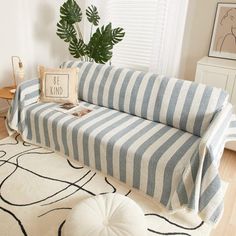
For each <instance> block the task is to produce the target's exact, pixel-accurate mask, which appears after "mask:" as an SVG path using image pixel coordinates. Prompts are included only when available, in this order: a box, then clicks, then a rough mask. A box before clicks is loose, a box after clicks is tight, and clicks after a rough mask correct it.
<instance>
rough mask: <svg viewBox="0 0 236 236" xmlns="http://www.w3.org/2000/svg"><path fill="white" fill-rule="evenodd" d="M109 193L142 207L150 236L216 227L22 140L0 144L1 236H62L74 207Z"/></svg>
mask: <svg viewBox="0 0 236 236" xmlns="http://www.w3.org/2000/svg"><path fill="white" fill-rule="evenodd" d="M108 192H117V193H120V194H123V195H126V196H128V197H130V198H131V199H133V200H134V201H135V202H136V203H138V204H139V205H140V206H141V208H142V209H143V211H144V214H145V218H146V221H147V235H148V236H151V235H154V236H155V235H193V236H194V235H199V236H200V235H204V236H207V235H209V234H210V231H211V226H209V225H207V224H205V223H204V222H202V221H201V219H200V218H198V217H197V216H196V215H193V214H190V213H187V212H184V211H182V212H179V213H175V214H169V213H168V212H167V211H166V210H164V209H163V208H162V207H161V206H159V205H157V204H156V203H154V202H153V201H152V199H151V198H149V197H147V196H146V195H144V194H142V193H140V192H139V191H137V190H135V189H130V188H128V187H127V186H126V185H125V184H123V183H121V182H119V181H116V180H114V179H113V178H112V177H109V176H104V175H103V174H102V173H100V172H97V171H94V170H92V169H89V168H87V167H83V166H81V165H80V164H79V163H78V162H73V161H71V160H67V159H66V158H65V157H62V156H60V155H58V154H56V153H54V152H52V151H50V150H47V149H44V148H42V147H38V146H34V145H31V144H28V143H26V142H23V141H22V140H21V138H20V136H19V135H16V136H13V137H8V138H6V139H4V140H1V141H0V235H1V236H21V235H28V236H54V235H58V236H60V235H61V236H63V225H64V223H65V221H66V217H67V215H68V213H69V212H70V211H71V209H72V208H73V206H75V205H76V204H77V203H78V202H80V201H81V200H82V199H85V198H88V197H91V196H95V195H98V194H104V193H108ZM91 224H92V222H91Z"/></svg>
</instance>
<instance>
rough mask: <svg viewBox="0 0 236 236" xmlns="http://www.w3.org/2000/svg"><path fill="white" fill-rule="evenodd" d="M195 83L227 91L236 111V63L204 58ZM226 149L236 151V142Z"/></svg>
mask: <svg viewBox="0 0 236 236" xmlns="http://www.w3.org/2000/svg"><path fill="white" fill-rule="evenodd" d="M195 81H196V82H198V83H203V84H207V85H211V86H214V87H217V88H222V89H224V90H226V91H227V92H228V93H229V101H230V102H231V103H232V105H233V106H234V111H236V61H234V60H227V59H220V58H212V57H203V58H202V59H201V60H199V61H198V63H197V70H196V76H195ZM226 147H227V148H229V149H231V150H234V151H236V142H229V143H227V144H226Z"/></svg>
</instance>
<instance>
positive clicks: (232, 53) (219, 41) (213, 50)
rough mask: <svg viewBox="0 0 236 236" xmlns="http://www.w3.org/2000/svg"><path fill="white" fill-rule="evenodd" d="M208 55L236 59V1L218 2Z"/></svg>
mask: <svg viewBox="0 0 236 236" xmlns="http://www.w3.org/2000/svg"><path fill="white" fill-rule="evenodd" d="M208 56H209V57H217V58H224V59H231V60H236V3H223V2H219V3H218V4H217V7H216V13H215V20H214V25H213V30H212V35H211V42H210V48H209V53H208Z"/></svg>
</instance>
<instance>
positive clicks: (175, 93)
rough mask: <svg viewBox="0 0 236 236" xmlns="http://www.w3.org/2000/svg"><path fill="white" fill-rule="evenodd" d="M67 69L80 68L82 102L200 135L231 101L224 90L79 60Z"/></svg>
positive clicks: (67, 64) (71, 62) (66, 65)
mask: <svg viewBox="0 0 236 236" xmlns="http://www.w3.org/2000/svg"><path fill="white" fill-rule="evenodd" d="M64 67H79V68H80V71H79V75H78V78H79V81H78V86H79V90H78V91H79V94H78V97H79V99H81V100H84V101H86V102H89V103H93V104H96V105H99V106H104V107H108V108H111V109H116V110H118V111H121V112H126V113H129V114H131V115H136V116H139V117H142V118H144V119H148V120H151V121H156V122H160V123H162V124H166V125H169V126H173V127H175V128H178V129H181V130H184V131H187V132H189V133H192V134H194V135H197V136H203V134H204V133H205V131H206V130H207V128H208V126H209V124H210V122H211V120H212V118H213V116H214V115H215V114H216V112H217V111H218V110H220V109H221V108H222V107H223V106H224V104H225V103H226V102H227V99H228V94H227V93H226V92H225V91H223V90H222V89H218V88H213V87H210V86H207V85H204V84H197V83H194V82H190V81H186V80H180V79H176V78H167V77H165V76H162V75H157V74H153V73H145V72H141V71H135V70H130V69H125V68H123V69H122V68H116V67H113V66H107V65H100V64H96V63H88V62H78V61H74V62H73V61H70V62H67V63H65V64H64Z"/></svg>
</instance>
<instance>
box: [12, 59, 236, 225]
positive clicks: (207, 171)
mask: <svg viewBox="0 0 236 236" xmlns="http://www.w3.org/2000/svg"><path fill="white" fill-rule="evenodd" d="M66 65H67V66H79V67H80V68H81V70H80V73H79V78H78V83H79V94H78V96H79V99H80V100H84V101H83V102H82V103H83V105H85V106H88V107H91V108H93V109H94V111H93V112H91V113H89V114H88V115H86V116H84V117H82V118H76V117H74V116H72V115H68V114H63V113H60V112H57V111H55V107H57V106H58V105H57V104H54V103H40V102H37V101H38V97H39V80H38V79H35V80H30V81H25V82H24V83H22V84H21V85H20V86H19V87H18V88H17V91H16V94H15V98H14V100H13V102H12V105H11V108H10V110H9V113H8V128H9V131H10V132H11V131H18V132H19V133H21V135H22V137H23V139H24V140H26V141H28V142H31V143H34V144H39V145H41V146H44V147H49V148H51V149H53V150H56V151H58V152H60V153H62V154H64V155H66V156H68V157H70V158H72V159H75V160H78V161H80V162H81V163H84V164H85V165H88V166H91V167H92V168H96V169H97V170H101V171H102V172H104V173H107V174H109V175H112V176H114V177H116V178H118V179H120V180H121V181H123V182H125V183H127V184H128V185H130V186H132V187H135V188H138V189H140V190H141V191H143V192H145V193H146V194H148V195H150V196H152V197H153V198H154V199H155V200H156V201H157V202H161V203H162V204H163V205H164V206H165V207H166V208H167V209H169V210H173V211H175V210H177V209H179V208H184V207H185V208H187V209H188V210H191V211H193V212H196V213H198V214H199V215H200V216H201V217H202V219H203V220H204V221H208V222H213V223H216V222H217V221H218V220H219V218H220V216H221V214H222V211H223V194H222V192H221V181H220V177H219V173H218V165H219V160H220V157H221V154H222V151H223V148H224V143H225V142H226V141H227V140H228V139H230V140H235V139H236V118H235V116H233V115H232V105H230V104H229V103H228V102H227V94H226V93H225V92H223V91H222V90H220V89H215V88H214V89H213V88H210V87H207V86H204V85H197V84H192V83H191V82H188V81H180V80H177V79H167V78H163V77H161V76H157V75H153V74H150V73H147V74H146V73H145V74H143V73H141V72H130V70H126V69H117V68H114V67H109V66H104V65H96V64H91V63H77V62H75V63H74V62H68V63H66ZM127 73H128V74H132V76H131V77H130V76H127ZM141 75H142V76H141ZM110 77H112V79H111V78H110ZM150 81H151V82H150ZM157 94H158V95H157ZM92 103H93V104H92ZM94 104H95V105H94ZM150 104H151V105H150ZM163 104H164V105H163ZM111 108H113V109H111ZM204 113H205V114H206V115H205V116H204ZM189 119H191V120H192V121H191V122H193V123H191V122H189ZM179 128H181V129H179ZM186 131H188V132H186Z"/></svg>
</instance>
